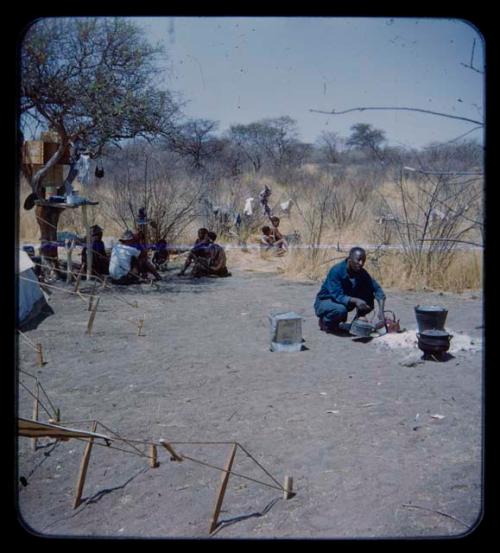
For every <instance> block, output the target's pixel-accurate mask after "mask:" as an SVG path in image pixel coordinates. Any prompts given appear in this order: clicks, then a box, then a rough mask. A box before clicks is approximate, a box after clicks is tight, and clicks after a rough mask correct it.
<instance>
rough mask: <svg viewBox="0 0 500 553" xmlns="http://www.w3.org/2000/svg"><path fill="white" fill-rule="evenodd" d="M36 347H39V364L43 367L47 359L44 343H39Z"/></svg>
mask: <svg viewBox="0 0 500 553" xmlns="http://www.w3.org/2000/svg"><path fill="white" fill-rule="evenodd" d="M36 347H37V357H38V366H39V367H43V366H44V365H45V361H44V360H43V349H42V344H37V345H36Z"/></svg>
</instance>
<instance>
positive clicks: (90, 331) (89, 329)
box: [87, 296, 101, 336]
mask: <svg viewBox="0 0 500 553" xmlns="http://www.w3.org/2000/svg"><path fill="white" fill-rule="evenodd" d="M100 299H101V296H97V300H96V302H95V303H94V308H93V309H92V312H91V313H90V317H89V322H88V323H87V334H88V335H89V336H90V335H91V334H92V327H93V326H94V319H95V316H96V313H97V306H98V305H99V300H100Z"/></svg>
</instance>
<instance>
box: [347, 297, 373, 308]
mask: <svg viewBox="0 0 500 553" xmlns="http://www.w3.org/2000/svg"><path fill="white" fill-rule="evenodd" d="M351 300H352V302H353V303H354V305H355V306H356V307H357V308H358V309H359V310H360V311H369V310H370V306H369V305H368V304H367V303H366V301H364V300H362V299H361V298H351Z"/></svg>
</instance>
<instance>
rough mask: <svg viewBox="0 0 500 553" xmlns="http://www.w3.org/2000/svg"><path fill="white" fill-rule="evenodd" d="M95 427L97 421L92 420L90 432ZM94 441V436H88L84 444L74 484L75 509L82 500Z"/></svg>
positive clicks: (94, 429) (93, 430)
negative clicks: (75, 483) (76, 480)
mask: <svg viewBox="0 0 500 553" xmlns="http://www.w3.org/2000/svg"><path fill="white" fill-rule="evenodd" d="M96 429H97V422H96V421H94V423H93V425H92V430H91V432H95V431H96ZM93 443H94V438H93V437H92V438H89V441H88V443H87V445H86V446H85V451H84V452H83V457H82V462H81V463H80V473H79V475H78V482H77V485H76V495H75V501H74V503H73V509H76V508H77V507H78V506H79V505H80V503H81V502H82V501H81V500H82V492H83V486H84V484H85V477H86V476H87V469H88V466H89V460H90V453H91V451H92V445H93Z"/></svg>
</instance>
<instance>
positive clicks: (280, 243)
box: [270, 216, 288, 252]
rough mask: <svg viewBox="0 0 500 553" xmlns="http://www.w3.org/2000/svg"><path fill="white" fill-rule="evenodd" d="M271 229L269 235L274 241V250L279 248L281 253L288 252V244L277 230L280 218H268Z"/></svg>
mask: <svg viewBox="0 0 500 553" xmlns="http://www.w3.org/2000/svg"><path fill="white" fill-rule="evenodd" d="M270 221H271V224H272V228H271V234H272V236H273V239H274V244H273V245H274V246H275V247H276V248H281V249H282V250H283V252H286V251H287V250H288V242H287V241H286V239H285V237H284V236H283V235H282V234H281V232H280V230H279V229H278V227H279V225H280V218H279V217H276V216H273V217H271V218H270Z"/></svg>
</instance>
